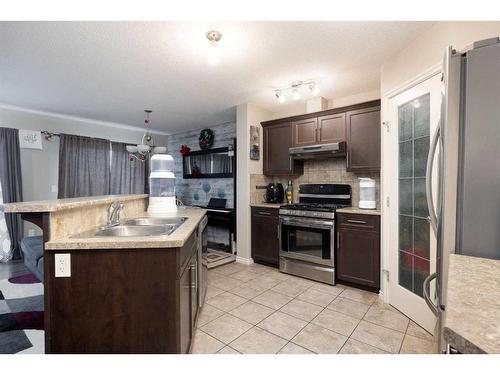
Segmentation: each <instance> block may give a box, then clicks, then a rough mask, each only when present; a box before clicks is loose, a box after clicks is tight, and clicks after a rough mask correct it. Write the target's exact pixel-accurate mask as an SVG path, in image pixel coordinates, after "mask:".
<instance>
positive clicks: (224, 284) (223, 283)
mask: <svg viewBox="0 0 500 375" xmlns="http://www.w3.org/2000/svg"><path fill="white" fill-rule="evenodd" d="M241 284H243V281H241V280H238V279H233V278H232V277H227V276H222V277H218V278H216V279H215V280H209V281H208V286H209V287H211V286H215V287H216V288H218V289H222V290H224V291H229V290H231V289H234V288H237V287H238V286H240V285H241Z"/></svg>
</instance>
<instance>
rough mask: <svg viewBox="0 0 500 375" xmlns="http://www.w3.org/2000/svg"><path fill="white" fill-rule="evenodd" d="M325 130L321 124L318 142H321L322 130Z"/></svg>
mask: <svg viewBox="0 0 500 375" xmlns="http://www.w3.org/2000/svg"><path fill="white" fill-rule="evenodd" d="M322 129H323V126H322V125H321V124H320V125H319V128H318V131H319V136H318V141H321V130H322Z"/></svg>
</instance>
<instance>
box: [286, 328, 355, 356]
mask: <svg viewBox="0 0 500 375" xmlns="http://www.w3.org/2000/svg"><path fill="white" fill-rule="evenodd" d="M346 340H347V337H346V336H342V335H340V334H338V333H335V332H332V331H330V330H329V329H326V328H323V327H320V326H317V325H315V324H309V325H308V326H307V327H305V328H304V329H303V330H302V331H300V332H299V334H298V335H297V336H295V337H294V338H293V340H292V342H293V343H295V344H297V345H300V346H302V347H304V348H306V349H309V350H311V351H313V352H315V353H320V354H335V353H337V352H338V351H339V350H340V348H342V345H344V343H345V342H346Z"/></svg>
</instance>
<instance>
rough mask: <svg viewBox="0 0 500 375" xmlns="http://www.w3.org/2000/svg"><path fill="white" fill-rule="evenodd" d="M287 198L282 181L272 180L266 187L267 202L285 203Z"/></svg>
mask: <svg viewBox="0 0 500 375" xmlns="http://www.w3.org/2000/svg"><path fill="white" fill-rule="evenodd" d="M284 198H285V190H284V189H283V185H282V184H280V183H274V182H271V183H270V184H269V185H267V188H266V202H267V203H283V199H284Z"/></svg>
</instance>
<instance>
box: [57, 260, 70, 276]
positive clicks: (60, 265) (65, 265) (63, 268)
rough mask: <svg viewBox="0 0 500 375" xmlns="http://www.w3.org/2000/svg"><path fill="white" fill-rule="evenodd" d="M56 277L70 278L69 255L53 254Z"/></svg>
mask: <svg viewBox="0 0 500 375" xmlns="http://www.w3.org/2000/svg"><path fill="white" fill-rule="evenodd" d="M54 260H55V262H54V263H55V266H56V277H71V254H55V256H54Z"/></svg>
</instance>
